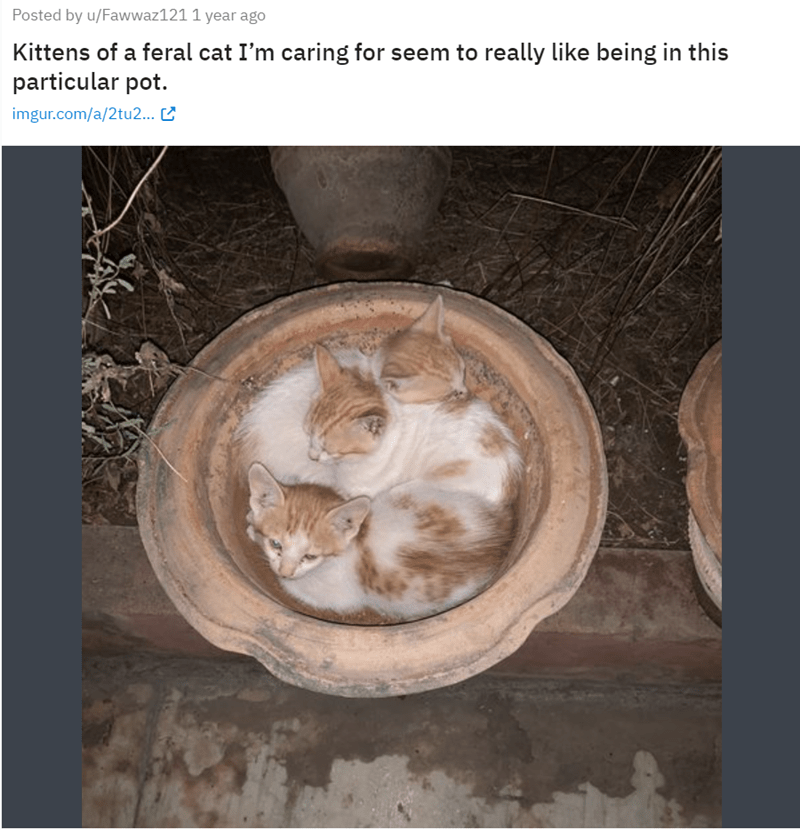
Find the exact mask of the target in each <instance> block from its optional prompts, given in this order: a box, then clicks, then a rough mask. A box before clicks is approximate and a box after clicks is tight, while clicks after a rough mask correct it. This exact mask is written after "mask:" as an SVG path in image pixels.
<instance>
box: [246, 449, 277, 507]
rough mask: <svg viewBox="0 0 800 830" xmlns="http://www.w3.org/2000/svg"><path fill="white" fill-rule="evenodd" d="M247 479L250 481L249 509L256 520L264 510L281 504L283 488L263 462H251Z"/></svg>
mask: <svg viewBox="0 0 800 830" xmlns="http://www.w3.org/2000/svg"><path fill="white" fill-rule="evenodd" d="M247 480H248V482H249V483H250V509H251V510H252V511H253V516H254V518H255V520H256V521H258V519H259V517H260V516H261V515H262V514H263V513H264V511H265V510H269V509H270V508H272V507H281V506H282V505H283V501H284V496H283V490H282V489H281V486H280V484H278V482H277V481H275V479H274V478H273V477H272V476H271V475H270V472H269V470H268V469H267V468H266V467H265V466H264V465H263V464H259V463H258V461H255V462H254V463H253V464H251V465H250V470H249V471H248V473H247Z"/></svg>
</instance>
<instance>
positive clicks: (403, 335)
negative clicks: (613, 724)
mask: <svg viewBox="0 0 800 830" xmlns="http://www.w3.org/2000/svg"><path fill="white" fill-rule="evenodd" d="M443 326H444V307H443V304H442V298H441V296H439V297H437V298H436V300H434V301H433V302H432V303H431V304H430V306H429V307H428V308H427V310H426V311H425V313H424V314H423V315H422V316H421V317H420V318H419V319H418V320H416V321H415V322H414V323H412V324H411V326H409V327H408V328H407V329H403V330H401V331H399V332H395V333H394V334H391V335H389V336H388V337H387V338H386V339H385V340H384V342H383V343H382V344H381V346H380V347H379V349H378V351H377V352H376V353H375V354H374V355H373V356H372V357H371V358H369V357H367V356H366V355H365V354H363V353H362V352H360V351H358V350H357V349H349V350H340V351H337V352H336V356H335V357H334V356H333V354H332V353H330V352H328V350H327V349H325V348H324V347H321V346H320V347H317V349H316V350H315V354H314V357H313V358H312V359H311V360H308V361H305V362H304V363H302V364H301V365H299V366H297V367H295V368H293V369H290V370H289V371H288V372H287V373H286V374H284V375H282V376H281V377H279V378H277V379H276V380H274V381H273V382H272V383H270V384H269V385H268V386H267V388H266V389H265V390H264V391H263V392H262V393H261V394H260V395H259V396H258V397H257V398H256V400H255V402H254V403H253V405H252V406H251V407H250V410H249V411H248V412H247V414H246V415H245V417H244V418H243V419H242V423H241V424H240V426H239V428H238V430H237V439H238V442H239V445H240V448H241V452H242V458H243V461H244V466H245V468H247V467H248V466H249V465H250V463H251V462H252V461H261V462H263V463H265V464H266V465H267V466H268V467H269V468H270V469H272V470H273V472H274V473H275V475H276V476H277V477H278V479H279V480H280V481H284V482H287V483H295V482H299V481H307V482H313V483H317V484H332V483H333V481H334V479H333V470H332V469H331V466H330V465H329V464H324V463H320V455H321V454H322V449H321V447H320V446H319V445H318V444H317V445H315V446H314V447H313V448H311V452H310V453H309V435H308V432H307V431H306V429H305V428H306V425H307V422H308V415H309V407H310V403H311V401H312V399H317V400H318V402H319V406H318V407H317V417H318V418H319V419H322V420H324V422H325V425H326V426H325V430H324V431H325V433H326V436H327V442H326V443H328V444H329V445H330V447H329V448H328V450H327V453H328V454H329V455H330V456H334V457H335V456H339V455H348V454H350V453H360V454H363V453H365V452H369V451H370V450H371V449H372V446H373V444H374V443H375V441H376V439H377V436H378V434H379V433H380V432H381V431H382V430H383V427H384V426H385V421H386V420H387V418H388V411H385V410H386V408H387V407H386V403H385V401H384V396H383V394H382V393H381V389H380V388H379V386H378V384H377V380H378V379H380V381H381V384H382V386H383V388H384V389H385V390H386V391H387V392H388V393H389V394H390V395H392V396H393V397H395V398H396V399H397V400H400V401H414V402H420V401H433V400H444V399H446V398H460V397H462V396H464V395H465V394H466V386H465V384H464V361H463V359H462V357H461V355H460V354H459V353H458V352H457V351H456V349H455V347H454V346H453V344H452V341H451V340H450V338H449V337H448V336H447V334H445V332H444V328H443ZM339 369H344V370H345V371H339ZM321 376H324V378H325V380H326V384H325V394H324V395H323V396H320V377H321ZM370 381H372V382H370ZM320 397H322V398H324V400H322V401H319V398H320Z"/></svg>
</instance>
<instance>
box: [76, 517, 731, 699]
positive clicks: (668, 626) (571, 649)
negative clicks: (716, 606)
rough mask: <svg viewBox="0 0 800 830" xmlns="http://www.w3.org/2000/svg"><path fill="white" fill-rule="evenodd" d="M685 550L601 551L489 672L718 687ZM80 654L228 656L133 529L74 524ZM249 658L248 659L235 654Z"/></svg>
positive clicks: (713, 628) (706, 623)
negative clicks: (198, 624)
mask: <svg viewBox="0 0 800 830" xmlns="http://www.w3.org/2000/svg"><path fill="white" fill-rule="evenodd" d="M704 600H705V597H704V596H703V594H702V589H698V587H697V577H696V574H695V570H694V564H693V562H692V557H691V554H690V553H685V552H673V551H643V550H619V549H608V548H601V549H600V550H599V551H598V552H597V554H596V556H595V559H594V562H593V563H592V566H591V567H590V569H589V572H588V574H587V577H586V579H585V580H584V583H583V585H581V587H580V589H579V590H578V591H577V593H576V594H575V596H574V597H573V598H572V599H571V600H570V602H569V603H567V605H566V606H564V608H562V609H561V610H560V611H559V612H558V613H556V614H554V615H553V616H552V617H549V618H548V619H546V620H544V621H543V622H542V623H541V624H540V625H538V626H537V627H536V629H535V630H534V631H533V632H532V633H531V635H530V636H529V637H528V639H527V640H526V641H525V643H524V644H523V645H522V647H521V648H520V649H518V650H517V651H516V652H515V653H514V654H513V655H511V656H510V657H508V658H506V659H505V660H503V661H502V662H501V663H499V664H498V665H497V666H495V667H494V668H493V669H492V670H491V671H492V672H493V673H498V674H504V675H509V676H536V677H572V678H576V679H586V680H615V681H620V680H622V681H630V682H639V683H697V682H712V683H719V682H721V680H722V631H721V628H720V627H719V626H718V625H717V624H716V622H715V621H714V620H712V618H711V617H710V616H709V614H713V608H709V609H708V610H704V608H703V606H702V605H701V603H702V602H704ZM83 648H84V651H87V652H96V653H106V654H113V653H130V652H131V651H137V652H161V653H169V654H181V655H190V656H196V657H221V656H225V657H229V656H230V655H229V654H228V652H225V651H222V650H221V649H218V648H216V647H215V646H213V645H211V643H209V642H208V641H207V640H205V639H204V638H203V637H201V636H200V634H198V633H197V632H196V631H195V630H194V629H193V628H192V627H191V626H190V625H189V623H188V622H186V620H185V619H184V618H183V617H182V616H181V615H180V614H179V613H178V611H177V610H176V609H175V607H174V606H173V605H172V603H171V602H170V600H169V598H168V597H167V595H166V594H165V593H164V590H163V589H162V588H161V585H160V584H159V583H158V580H157V579H156V577H155V574H154V573H153V570H152V568H151V567H150V562H149V560H148V559H147V554H146V553H145V550H144V547H143V545H142V542H141V540H140V538H139V532H138V529H137V528H135V527H117V526H103V525H85V526H84V527H83ZM242 659H243V660H249V659H250V658H249V657H242Z"/></svg>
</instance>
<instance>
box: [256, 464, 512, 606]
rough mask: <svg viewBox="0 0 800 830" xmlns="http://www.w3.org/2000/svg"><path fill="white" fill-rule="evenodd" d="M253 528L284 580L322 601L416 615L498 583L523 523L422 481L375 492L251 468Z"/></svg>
mask: <svg viewBox="0 0 800 830" xmlns="http://www.w3.org/2000/svg"><path fill="white" fill-rule="evenodd" d="M248 478H249V484H250V512H249V513H248V516H247V520H248V528H247V532H248V535H249V536H250V538H251V539H252V540H253V541H254V542H256V543H257V544H258V545H259V546H260V548H261V550H262V551H263V552H264V554H265V555H266V557H267V559H268V561H269V564H270V567H271V568H272V570H273V571H274V572H275V574H276V575H277V577H278V579H279V581H280V584H281V586H282V587H283V588H284V589H285V590H286V591H287V592H288V593H289V594H291V595H292V596H293V597H295V598H296V599H298V600H300V601H301V602H303V603H305V604H306V605H309V606H311V607H313V608H317V609H321V610H330V611H336V612H339V613H348V612H353V611H360V610H365V609H371V610H373V611H377V612H379V613H381V614H384V615H387V616H389V617H392V618H395V619H413V618H416V617H420V616H425V615H429V614H434V613H438V612H440V611H444V610H445V609H447V608H452V607H453V606H455V605H458V604H460V603H462V602H464V601H465V600H467V599H469V598H470V597H472V596H474V595H475V594H476V593H478V591H480V590H482V589H483V588H484V587H486V585H487V584H488V583H489V582H490V581H491V579H492V577H493V576H494V574H495V573H496V571H497V569H498V567H499V566H500V564H501V563H502V560H503V558H504V556H505V554H506V552H507V549H508V545H509V543H510V539H511V533H512V531H513V527H512V524H513V523H512V521H511V519H510V517H509V514H508V512H506V511H498V510H494V509H492V508H491V507H490V506H489V505H487V504H486V503H485V502H484V501H483V500H481V499H479V498H476V497H475V496H472V495H470V494H465V493H455V492H452V491H449V490H441V489H439V488H436V487H434V486H431V485H427V484H423V483H419V482H413V483H408V484H403V485H400V486H398V487H395V488H393V489H392V490H389V491H387V492H385V493H382V494H380V495H379V496H377V497H376V498H375V499H372V500H370V499H369V498H367V497H365V496H359V497H357V498H354V499H350V500H344V499H342V498H341V497H340V496H339V495H337V493H336V492H335V491H334V490H332V489H330V488H328V487H322V486H319V485H314V484H298V485H293V486H292V485H284V486H282V485H280V484H279V483H278V482H277V481H276V480H275V479H274V478H273V476H272V475H271V474H270V472H269V471H268V470H267V469H266V467H264V466H263V465H261V464H258V463H255V464H253V465H252V466H251V467H250V470H249V475H248Z"/></svg>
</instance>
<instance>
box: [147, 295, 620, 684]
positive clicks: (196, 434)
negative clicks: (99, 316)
mask: <svg viewBox="0 0 800 830" xmlns="http://www.w3.org/2000/svg"><path fill="white" fill-rule="evenodd" d="M437 293H440V294H441V295H442V296H443V298H444V303H445V312H446V327H447V330H448V331H449V332H450V334H451V335H452V337H453V339H454V341H455V344H456V346H457V347H458V348H459V349H460V350H461V351H462V353H463V354H464V356H465V359H466V362H467V382H468V384H469V386H470V388H471V389H472V390H473V391H474V392H475V393H476V394H478V395H480V396H481V397H484V398H485V399H487V400H489V401H490V402H491V403H492V404H493V405H494V406H495V408H496V409H497V411H498V412H500V413H501V414H502V415H503V416H504V417H505V419H506V420H507V422H508V423H509V425H510V426H511V427H512V429H513V430H514V431H515V433H516V435H517V437H518V439H519V441H520V444H521V447H522V450H523V453H524V456H525V461H526V466H527V478H526V480H525V482H524V484H523V487H522V492H521V494H520V498H519V504H518V509H519V517H520V518H519V529H518V534H517V537H516V539H515V541H514V543H513V544H512V545H511V547H510V549H509V551H508V557H507V561H506V563H505V567H504V568H503V569H502V572H501V573H500V574H499V575H498V578H497V579H496V581H495V582H494V583H493V584H491V585H490V586H489V587H488V588H487V589H486V590H484V591H483V592H482V593H481V594H479V595H478V596H476V597H474V598H473V599H471V600H468V601H467V602H465V603H464V604H463V605H460V606H458V607H456V608H453V609H451V610H449V611H446V612H444V613H442V614H439V615H436V616H432V617H428V618H426V619H422V620H417V621H414V622H408V623H401V624H394V625H378V624H366V625H355V624H347V623H345V622H332V621H330V620H323V619H319V618H315V617H312V616H308V615H307V614H304V613H302V612H301V611H300V610H299V607H298V606H296V605H294V604H293V603H292V602H291V601H290V599H289V598H288V597H287V596H286V595H285V594H283V592H282V591H281V590H280V588H279V586H278V585H277V583H276V580H275V578H274V576H273V575H272V572H271V571H270V569H269V567H268V566H267V564H266V562H265V561H264V557H263V555H261V554H260V552H259V550H258V548H257V547H256V546H255V545H254V544H253V543H252V542H250V540H249V539H248V538H247V535H246V533H245V524H246V522H245V515H246V512H247V485H246V482H245V477H244V473H243V472H242V471H241V469H240V466H239V465H237V464H236V463H235V461H234V460H233V458H232V455H233V450H232V444H233V442H232V436H233V434H234V431H235V429H236V427H237V425H238V424H239V421H240V419H241V417H242V415H243V413H244V412H245V411H246V410H247V408H248V406H249V405H250V403H251V401H252V399H253V397H254V395H255V393H256V391H257V390H258V389H259V388H261V387H263V386H264V384H265V383H267V382H268V381H269V380H271V379H272V378H274V377H276V376H277V375H279V374H280V373H281V372H283V371H285V370H286V369H287V368H289V367H290V366H292V365H294V364H296V363H297V362H299V361H300V360H303V359H305V358H307V357H309V356H310V354H311V351H312V344H313V343H314V342H317V341H320V342H326V343H330V344H333V345H344V346H359V347H361V348H364V349H365V350H371V349H374V348H375V346H376V344H377V343H378V342H379V341H380V339H381V338H382V337H384V336H385V334H386V333H388V332H390V331H395V330H397V329H399V328H402V327H405V326H407V325H408V324H409V323H410V322H411V321H412V320H414V319H415V318H417V317H419V316H420V314H422V312H423V311H424V310H425V308H426V307H427V306H428V304H429V303H430V302H431V301H432V299H433V298H434V297H435V295H436V294H437ZM192 367H193V369H190V370H189V371H187V372H186V373H185V374H184V375H183V376H182V377H181V378H179V379H178V380H177V381H176V382H175V384H174V385H173V387H172V388H171V389H170V391H169V392H168V394H167V396H166V397H165V398H164V400H163V402H162V403H161V405H160V407H159V409H158V412H157V413H156V415H155V418H154V420H153V423H152V426H151V430H150V435H151V437H152V440H153V442H154V443H155V444H157V446H158V449H156V448H155V446H153V445H152V444H151V442H149V441H148V442H145V445H144V448H143V452H142V455H141V460H140V471H139V485H138V493H137V508H138V518H139V526H140V529H141V534H142V538H143V540H144V544H145V547H146V549H147V553H148V556H149V557H150V561H151V563H152V565H153V568H154V569H155V572H156V574H157V576H158V579H159V580H160V582H161V584H162V585H163V586H164V588H165V590H166V592H167V594H168V595H169V596H170V597H171V599H172V601H173V602H174V603H175V605H176V606H177V608H178V610H179V611H180V612H181V613H182V614H183V615H184V616H185V617H186V619H187V620H188V621H189V622H190V623H191V624H192V625H193V626H194V627H195V628H196V629H197V630H198V631H199V632H200V633H201V634H203V635H204V636H205V637H206V638H207V639H208V640H210V641H211V642H212V643H214V644H215V645H217V646H219V647H221V648H223V649H228V650H230V651H235V652H240V653H244V654H250V655H252V656H253V657H255V658H256V659H258V660H260V661H261V663H263V664H264V666H266V667H267V668H268V669H269V670H270V671H271V672H273V673H274V674H275V675H277V676H278V677H280V678H282V679H283V680H285V681H287V682H289V683H294V684H297V685H300V686H304V687H306V688H309V689H313V690H316V691H321V692H329V693H333V694H339V695H343V696H350V697H379V696H384V695H396V694H402V693H406V692H419V691H423V690H426V689H433V688H437V687H440V686H445V685H448V684H450V683H455V682H457V681H460V680H463V679H465V678H467V677H470V676H471V675H474V674H477V673H478V672H480V671H483V670H484V669H486V668H488V667H490V666H492V665H493V664H495V663H497V662H498V661H500V660H502V659H503V658H504V657H507V656H508V655H509V654H511V653H512V652H514V651H515V650H516V649H517V648H518V647H519V646H520V645H521V644H522V642H523V641H524V640H525V638H526V637H527V636H528V634H529V633H530V631H531V629H532V628H533V627H534V626H535V625H536V624H537V623H538V622H539V621H540V620H542V619H544V618H545V617H547V616H549V615H550V614H553V613H554V612H555V611H557V610H558V609H559V608H560V607H561V606H562V605H564V603H566V602H567V600H568V599H569V598H570V597H571V596H572V595H573V594H574V593H575V591H576V590H577V589H578V587H579V585H580V584H581V581H582V580H583V578H584V576H585V574H586V570H587V568H588V567H589V563H590V562H591V560H592V557H593V556H594V553H595V551H596V549H597V546H598V544H599V540H600V532H601V530H602V527H603V522H604V519H605V512H606V499H607V478H606V466H605V457H604V455H603V449H602V441H601V437H600V431H599V428H598V425H597V420H596V418H595V414H594V411H593V410H592V407H591V405H590V404H589V401H588V399H587V396H586V394H585V392H584V390H583V388H582V386H581V385H580V383H579V381H578V380H577V378H576V377H575V374H574V373H573V371H572V369H571V368H570V367H569V365H568V364H567V363H566V362H565V361H564V360H563V359H562V358H561V357H559V355H558V354H556V352H555V351H554V350H553V348H552V347H551V346H550V345H549V344H548V343H547V342H546V341H545V340H544V339H543V338H541V337H540V336H539V335H537V334H536V333H534V332H533V331H532V330H531V329H529V328H528V327H527V326H526V325H524V324H523V323H521V322H520V321H519V320H517V319H515V318H514V317H512V316H511V315H509V314H507V313H506V312H504V311H502V310H500V309H499V308H497V307H496V306H493V305H491V304H490V303H487V302H486V301H484V300H480V299H476V298H475V297H472V296H470V295H467V294H464V293H461V292H457V291H453V290H451V289H444V288H441V289H440V288H436V289H434V288H432V287H429V286H422V285H414V284H409V283H344V284H339V285H331V286H327V287H324V288H318V289H313V290H311V291H306V292H303V293H299V294H295V295H293V296H290V297H286V298H284V299H281V300H277V301H275V302H273V303H270V304H268V305H266V306H263V307H261V308H258V309H256V310H255V311H252V312H250V313H248V314H247V315H245V316H244V317H242V318H241V319H240V320H238V321H237V322H236V323H234V324H233V325H232V326H231V327H230V328H228V329H226V330H225V331H224V332H222V334H220V335H219V336H218V337H217V338H216V339H215V340H214V341H213V342H211V343H210V344H209V345H208V346H206V348H204V349H203V351H202V352H201V353H200V354H199V355H198V356H197V358H196V359H195V360H194V361H193V363H192ZM194 370H197V371H194ZM167 462H169V463H167ZM332 619H336V618H332Z"/></svg>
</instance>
